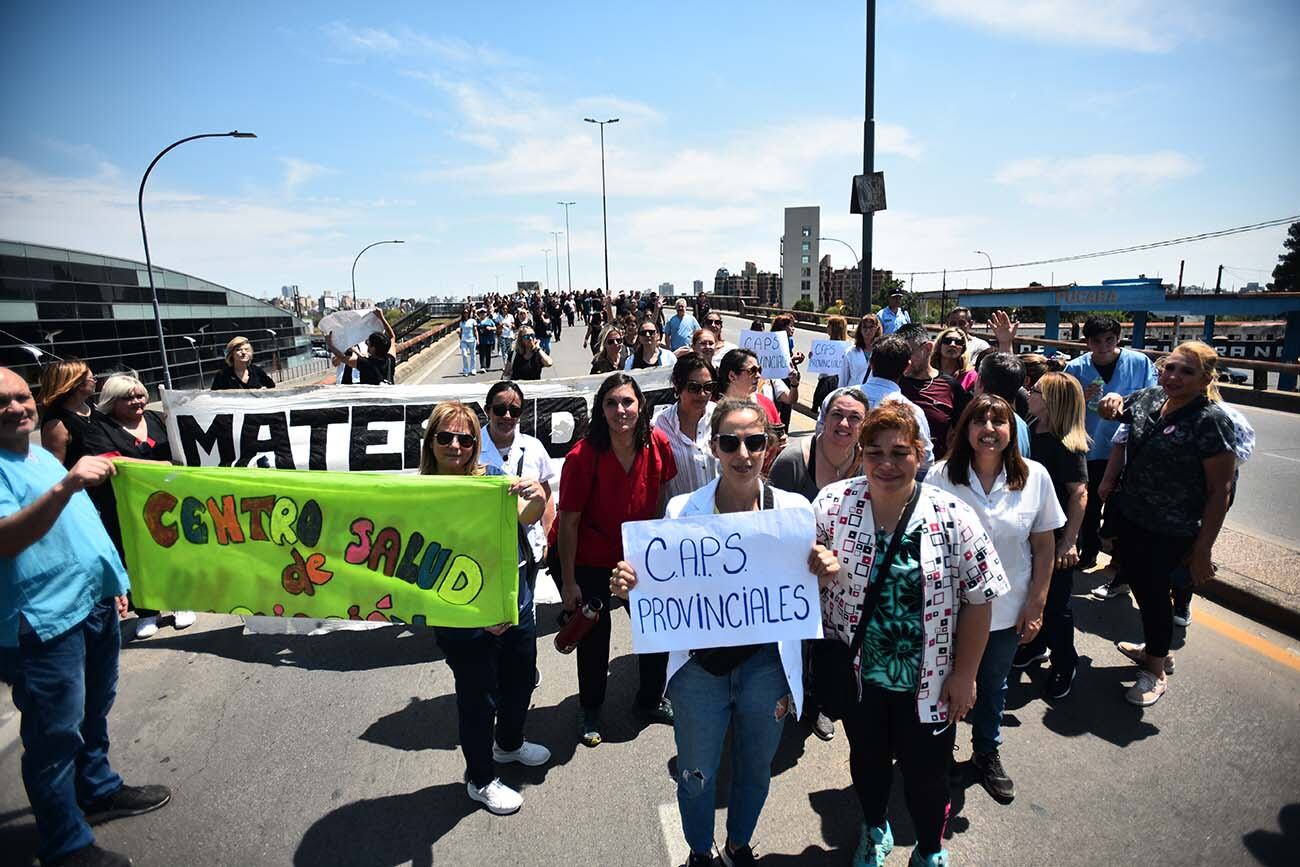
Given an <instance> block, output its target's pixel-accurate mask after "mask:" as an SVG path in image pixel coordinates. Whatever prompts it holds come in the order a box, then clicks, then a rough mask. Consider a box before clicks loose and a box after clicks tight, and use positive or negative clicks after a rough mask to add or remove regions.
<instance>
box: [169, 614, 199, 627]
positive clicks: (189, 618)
mask: <svg viewBox="0 0 1300 867" xmlns="http://www.w3.org/2000/svg"><path fill="white" fill-rule="evenodd" d="M196 620H198V618H197V617H196V616H195V615H194V612H193V611H173V612H172V628H173V629H186V628H188V627H190V626H193V625H194V621H196Z"/></svg>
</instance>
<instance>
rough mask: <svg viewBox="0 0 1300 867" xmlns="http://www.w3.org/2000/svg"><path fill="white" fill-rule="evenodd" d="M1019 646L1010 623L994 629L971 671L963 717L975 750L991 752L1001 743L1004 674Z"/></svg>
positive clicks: (1005, 702)
mask: <svg viewBox="0 0 1300 867" xmlns="http://www.w3.org/2000/svg"><path fill="white" fill-rule="evenodd" d="M1019 646H1020V636H1019V635H1017V634H1016V628H1015V627H1014V626H1008V627H1007V628H1006V629H995V630H993V631H992V632H990V633H989V643H988V644H986V645H984V656H983V657H982V658H981V659H980V670H979V673H977V674H976V675H975V706H974V707H973V708H971V711H970V713H969V714H967V717H966V718H967V719H969V720H970V724H971V746H972V747H973V748H974V750H975V752H977V753H991V752H993V751H994V750H996V749H997V748H998V747H1000V746H1001V745H1002V710H1003V708H1005V707H1006V706H1007V675H1008V674H1010V673H1011V660H1012V659H1014V658H1015V656H1016V648H1017V647H1019Z"/></svg>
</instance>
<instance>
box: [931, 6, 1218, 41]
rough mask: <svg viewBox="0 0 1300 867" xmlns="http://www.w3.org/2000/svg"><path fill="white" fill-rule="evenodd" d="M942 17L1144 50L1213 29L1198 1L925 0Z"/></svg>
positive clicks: (1044, 38) (1052, 37) (1048, 37)
mask: <svg viewBox="0 0 1300 867" xmlns="http://www.w3.org/2000/svg"><path fill="white" fill-rule="evenodd" d="M920 2H921V5H922V6H924V7H926V8H927V9H929V10H930V11H931V12H932V13H934V14H935V15H938V16H940V17H943V18H948V19H952V20H955V21H961V22H964V23H967V24H972V25H975V26H977V27H981V28H983V29H986V30H993V31H997V32H1001V33H1006V34H1009V35H1013V36H1021V37H1026V38H1029V39H1036V40H1041V41H1044V42H1064V43H1070V44H1076V45H1097V46H1102V47H1105V48H1119V49H1125V50H1129V51H1140V52H1145V53H1163V52H1168V51H1172V50H1173V49H1174V48H1176V47H1177V46H1178V45H1179V44H1181V43H1183V42H1187V41H1189V40H1192V39H1198V38H1201V37H1202V36H1204V35H1205V34H1206V33H1207V32H1208V23H1207V20H1206V16H1205V14H1204V13H1203V12H1202V11H1200V10H1198V9H1197V8H1196V6H1195V4H1193V3H1169V2H1166V0H1032V2H1026V0H920Z"/></svg>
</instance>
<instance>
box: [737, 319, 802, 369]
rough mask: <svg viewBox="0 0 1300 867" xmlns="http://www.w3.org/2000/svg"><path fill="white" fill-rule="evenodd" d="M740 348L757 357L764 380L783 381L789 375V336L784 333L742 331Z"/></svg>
mask: <svg viewBox="0 0 1300 867" xmlns="http://www.w3.org/2000/svg"><path fill="white" fill-rule="evenodd" d="M740 348H741V349H748V350H749V351H750V352H752V353H754V355H756V356H758V364H759V366H760V367H762V368H763V378H764V379H785V378H786V377H787V376H789V375H790V335H788V334H786V333H785V332H784V331H780V332H774V331H742V332H740Z"/></svg>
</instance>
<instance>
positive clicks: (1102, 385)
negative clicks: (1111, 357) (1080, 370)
mask: <svg viewBox="0 0 1300 867" xmlns="http://www.w3.org/2000/svg"><path fill="white" fill-rule="evenodd" d="M1090 384H1091V385H1095V386H1097V396H1096V397H1094V398H1093V399H1092V400H1090V401H1088V409H1090V410H1091V411H1093V412H1096V411H1097V407H1098V406H1100V405H1101V396H1102V395H1103V394H1105V393H1106V380H1104V379H1102V378H1101V377H1100V376H1099V377H1097V378H1096V379H1094V380H1093V381H1092V382H1091V383H1090Z"/></svg>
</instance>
